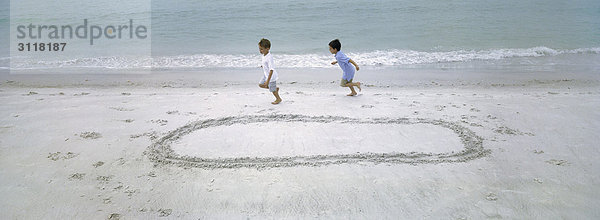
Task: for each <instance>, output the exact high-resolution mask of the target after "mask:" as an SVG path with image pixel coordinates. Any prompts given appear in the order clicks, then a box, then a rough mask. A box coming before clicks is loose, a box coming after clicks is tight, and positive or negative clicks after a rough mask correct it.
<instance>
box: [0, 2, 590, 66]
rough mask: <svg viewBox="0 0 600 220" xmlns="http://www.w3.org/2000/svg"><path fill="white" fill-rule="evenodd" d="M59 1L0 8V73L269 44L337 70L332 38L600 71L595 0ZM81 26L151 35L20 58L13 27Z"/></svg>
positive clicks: (179, 62) (209, 58) (411, 53)
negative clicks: (3, 38)
mask: <svg viewBox="0 0 600 220" xmlns="http://www.w3.org/2000/svg"><path fill="white" fill-rule="evenodd" d="M2 1H4V2H8V0H2ZM60 2H61V3H60V4H57V3H56V2H55V1H42V0H22V1H17V0H12V1H10V10H8V8H7V7H4V8H2V9H1V10H0V13H2V17H1V18H0V24H1V27H0V28H1V29H0V31H2V32H3V33H6V32H10V33H11V36H10V37H11V40H10V41H9V42H4V43H2V45H0V47H2V48H0V49H2V51H10V53H4V54H2V57H0V68H3V69H10V70H34V69H50V70H56V71H60V70H66V69H75V70H83V71H84V72H85V71H90V72H93V71H102V70H106V69H112V70H115V69H116V70H120V71H123V72H127V71H128V70H140V69H142V70H144V69H152V70H155V71H161V70H178V69H186V70H190V69H191V70H193V69H205V68H254V67H256V66H258V65H260V64H259V62H260V56H259V53H258V46H257V43H258V41H259V40H260V39H261V38H263V37H264V38H268V39H269V40H271V43H272V49H271V52H272V53H273V54H274V57H275V62H276V65H277V66H278V67H283V68H304V67H310V68H334V67H332V66H331V65H330V64H329V63H330V62H331V61H332V60H333V58H332V55H331V54H330V53H329V51H328V43H329V41H331V40H332V39H336V38H337V39H340V41H341V42H342V51H344V52H345V53H346V54H347V55H348V56H349V57H351V58H352V59H353V60H355V61H356V62H357V63H358V64H359V65H361V66H363V67H367V68H369V67H376V68H388V67H391V68H395V67H400V68H402V67H414V66H415V65H417V66H418V65H428V64H431V65H439V64H452V65H453V66H459V67H461V66H462V67H464V68H468V67H469V66H470V65H469V64H470V63H473V62H485V63H486V64H492V65H493V64H499V65H513V66H514V65H523V64H527V65H532V64H534V65H540V66H544V65H572V64H577V65H588V66H592V67H594V68H595V69H598V66H600V37H599V36H600V1H598V0H573V1H561V0H529V1H522V0H505V1H496V0H449V1H433V0H423V1H409V0H381V1H366V0H365V1H363V0H349V1H344V2H340V1H331V0H319V1H317V0H303V1H295V0H278V1H261V2H253V1H243V0H223V1H197V0H174V1H158V0H154V1H149V0H132V1H114V0H109V1H103V2H97V1H90V0H80V1H77V0H62V1H60ZM5 5H6V3H5ZM65 5H67V6H70V7H64V6H65ZM8 15H10V16H8ZM7 17H10V19H7ZM84 19H88V21H89V22H90V23H93V24H98V25H100V26H102V25H105V26H106V25H117V24H127V23H128V22H129V20H131V19H133V21H135V23H136V24H142V25H145V26H147V27H148V37H147V38H146V39H143V40H142V39H119V40H114V39H112V40H111V39H98V40H97V41H96V44H95V45H94V46H91V45H89V39H69V40H66V41H68V42H69V46H68V47H69V48H68V49H69V51H67V52H52V53H46V54H40V53H39V52H38V53H20V52H17V51H16V44H17V43H18V42H20V41H19V39H15V38H16V37H15V34H16V31H15V30H16V26H17V25H28V24H36V25H37V24H42V25H51V24H57V25H65V24H69V25H73V26H76V25H80V24H82V23H83V20H84ZM6 29H10V30H8V31H7V30H6ZM21 41H22V40H21ZM29 41H31V42H33V41H35V40H33V41H32V40H31V39H30V40H29ZM45 41H49V40H48V39H46V40H45ZM457 64H458V65H457ZM460 64H465V65H460Z"/></svg>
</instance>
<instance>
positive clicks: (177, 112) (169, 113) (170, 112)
mask: <svg viewBox="0 0 600 220" xmlns="http://www.w3.org/2000/svg"><path fill="white" fill-rule="evenodd" d="M167 114H168V115H175V114H177V115H179V111H177V110H174V111H168V112H167Z"/></svg>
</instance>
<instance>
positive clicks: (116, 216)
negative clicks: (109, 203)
mask: <svg viewBox="0 0 600 220" xmlns="http://www.w3.org/2000/svg"><path fill="white" fill-rule="evenodd" d="M119 219H121V214H118V213H111V214H110V215H109V216H108V220H119Z"/></svg>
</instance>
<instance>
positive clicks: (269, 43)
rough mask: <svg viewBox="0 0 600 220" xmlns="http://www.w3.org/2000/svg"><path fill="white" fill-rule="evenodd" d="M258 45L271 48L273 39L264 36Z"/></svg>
mask: <svg viewBox="0 0 600 220" xmlns="http://www.w3.org/2000/svg"><path fill="white" fill-rule="evenodd" d="M258 45H259V46H261V47H262V48H267V49H270V48H271V41H269V40H267V39H264V38H263V39H260V42H258Z"/></svg>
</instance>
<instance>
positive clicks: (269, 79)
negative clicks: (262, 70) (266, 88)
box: [265, 70, 273, 84]
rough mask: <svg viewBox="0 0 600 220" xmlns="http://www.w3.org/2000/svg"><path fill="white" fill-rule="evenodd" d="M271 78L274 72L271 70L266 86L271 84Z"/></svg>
mask: <svg viewBox="0 0 600 220" xmlns="http://www.w3.org/2000/svg"><path fill="white" fill-rule="evenodd" d="M271 76H273V70H269V78H267V81H266V82H265V84H269V82H271Z"/></svg>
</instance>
